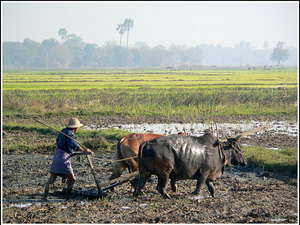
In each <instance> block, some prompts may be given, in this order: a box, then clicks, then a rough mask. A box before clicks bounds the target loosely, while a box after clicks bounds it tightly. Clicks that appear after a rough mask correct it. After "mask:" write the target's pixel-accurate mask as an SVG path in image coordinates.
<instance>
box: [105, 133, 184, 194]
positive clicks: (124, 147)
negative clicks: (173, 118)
mask: <svg viewBox="0 0 300 225" xmlns="http://www.w3.org/2000/svg"><path fill="white" fill-rule="evenodd" d="M183 131H184V132H179V133H178V134H180V135H187V133H186V129H185V128H184V129H183ZM162 136H164V135H160V134H151V133H132V134H127V135H125V136H124V137H122V138H121V139H120V140H119V142H118V144H117V146H116V150H115V159H116V162H115V163H114V164H113V171H112V174H111V176H110V178H109V180H112V179H115V178H118V177H120V176H121V175H122V173H123V171H124V170H125V169H126V168H127V169H128V171H129V172H130V173H132V172H135V171H138V169H139V168H138V153H139V147H140V144H141V143H143V142H145V141H150V140H153V139H155V138H158V137H162ZM124 159H125V160H124ZM111 191H113V188H111Z"/></svg>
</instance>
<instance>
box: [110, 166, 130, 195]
mask: <svg viewBox="0 0 300 225" xmlns="http://www.w3.org/2000/svg"><path fill="white" fill-rule="evenodd" d="M125 169H126V166H125V165H124V164H123V163H121V162H116V163H115V164H114V168H113V172H112V174H111V176H110V177H109V180H113V179H115V178H118V177H120V176H121V175H122V173H123V172H124V170H125ZM110 191H114V188H113V187H111V188H110Z"/></svg>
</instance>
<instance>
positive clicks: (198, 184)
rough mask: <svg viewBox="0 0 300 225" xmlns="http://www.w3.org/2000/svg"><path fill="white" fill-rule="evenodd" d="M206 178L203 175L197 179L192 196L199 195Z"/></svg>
mask: <svg viewBox="0 0 300 225" xmlns="http://www.w3.org/2000/svg"><path fill="white" fill-rule="evenodd" d="M206 178H207V176H205V175H203V174H202V175H200V176H199V178H198V180H197V184H196V189H195V191H193V192H192V194H195V195H197V194H199V193H200V190H201V188H202V187H203V185H204V183H205V181H206Z"/></svg>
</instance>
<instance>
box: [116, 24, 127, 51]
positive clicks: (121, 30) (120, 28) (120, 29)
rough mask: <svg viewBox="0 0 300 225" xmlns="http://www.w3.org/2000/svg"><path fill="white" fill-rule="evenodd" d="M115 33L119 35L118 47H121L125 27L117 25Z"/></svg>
mask: <svg viewBox="0 0 300 225" xmlns="http://www.w3.org/2000/svg"><path fill="white" fill-rule="evenodd" d="M117 31H119V34H120V46H121V43H122V35H123V34H124V32H125V26H124V24H121V23H120V24H118V27H117Z"/></svg>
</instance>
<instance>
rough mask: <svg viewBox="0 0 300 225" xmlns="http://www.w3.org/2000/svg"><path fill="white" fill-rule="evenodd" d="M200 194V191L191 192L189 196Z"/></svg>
mask: <svg viewBox="0 0 300 225" xmlns="http://www.w3.org/2000/svg"><path fill="white" fill-rule="evenodd" d="M199 194H200V191H193V192H192V193H191V195H199Z"/></svg>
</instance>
